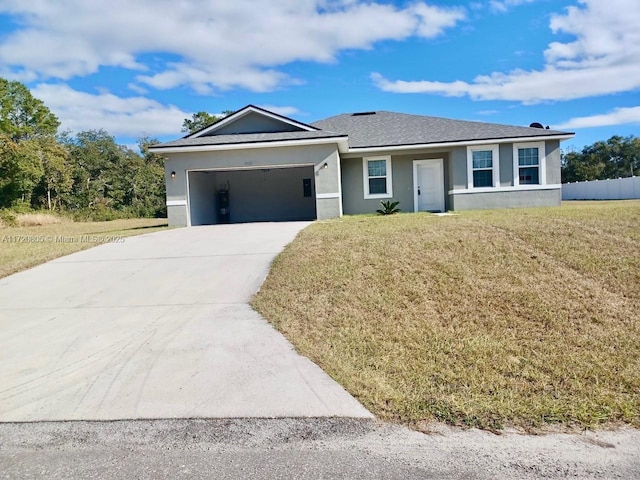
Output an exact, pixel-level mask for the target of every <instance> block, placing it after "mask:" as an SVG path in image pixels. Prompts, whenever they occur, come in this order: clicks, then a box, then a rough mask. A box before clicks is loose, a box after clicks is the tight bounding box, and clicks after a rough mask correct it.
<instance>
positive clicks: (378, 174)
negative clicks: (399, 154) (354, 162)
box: [362, 156, 393, 198]
mask: <svg viewBox="0 0 640 480" xmlns="http://www.w3.org/2000/svg"><path fill="white" fill-rule="evenodd" d="M362 168H363V179H364V185H363V187H364V198H391V197H392V196H393V192H392V189H391V185H392V184H391V157H390V156H383V157H365V158H363V159H362Z"/></svg>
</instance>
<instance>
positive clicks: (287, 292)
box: [253, 201, 640, 428]
mask: <svg viewBox="0 0 640 480" xmlns="http://www.w3.org/2000/svg"><path fill="white" fill-rule="evenodd" d="M253 305H254V307H255V308H256V309H257V310H258V311H259V312H260V313H262V314H263V315H264V316H265V317H266V318H267V319H269V320H270V321H271V322H272V323H273V324H274V325H275V326H276V327H277V328H278V329H279V330H280V331H281V332H283V333H284V335H285V336H286V337H287V338H288V339H289V340H290V341H291V342H292V343H293V344H294V346H295V347H296V348H297V349H298V351H300V352H301V353H302V354H304V355H306V356H308V357H309V358H311V359H312V360H313V361H314V362H316V363H317V364H318V365H319V366H320V367H322V368H323V369H324V370H325V371H326V372H328V373H329V374H330V375H331V376H332V377H333V378H334V379H336V380H337V381H338V382H339V383H341V384H342V385H343V386H344V387H345V388H346V389H347V390H348V391H349V392H350V393H352V394H353V395H354V396H356V397H357V398H358V399H359V400H360V401H361V402H362V403H363V404H364V405H365V406H366V407H367V408H369V409H370V410H371V411H372V412H373V413H374V414H376V415H378V416H380V417H382V418H384V419H390V420H397V421H403V422H406V423H409V424H412V425H414V426H416V425H417V426H419V425H420V423H421V421H423V420H427V421H429V420H433V419H437V420H442V421H446V422H449V423H452V424H463V425H471V426H479V427H483V428H502V427H505V426H509V425H513V426H520V427H525V428H530V427H540V426H544V425H549V424H560V425H563V426H581V427H585V426H588V427H594V426H598V425H611V423H612V422H625V423H628V424H632V425H635V426H640V201H619V202H572V203H565V204H564V205H563V206H562V207H559V208H538V209H522V210H520V209H516V210H492V211H478V212H463V213H461V214H460V215H456V216H444V217H438V216H434V215H430V214H400V215H393V216H387V217H382V216H355V217H345V218H343V219H341V220H335V221H327V222H318V223H315V224H313V225H311V226H310V227H309V228H307V229H305V230H304V231H302V232H301V233H300V235H299V236H298V238H297V239H296V240H295V241H294V242H293V243H292V244H291V245H289V246H288V247H287V249H286V250H285V251H284V252H283V253H282V254H281V255H280V256H279V257H278V258H277V259H276V261H275V262H274V264H273V268H272V270H271V273H270V274H269V277H268V278H267V280H266V281H265V283H264V285H263V286H262V289H261V290H260V292H259V293H258V295H257V296H256V297H255V298H254V300H253Z"/></svg>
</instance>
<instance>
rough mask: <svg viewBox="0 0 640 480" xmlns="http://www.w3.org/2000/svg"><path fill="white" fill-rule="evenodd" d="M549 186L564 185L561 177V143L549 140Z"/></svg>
mask: <svg viewBox="0 0 640 480" xmlns="http://www.w3.org/2000/svg"><path fill="white" fill-rule="evenodd" d="M545 150H546V170H547V185H559V184H560V183H562V180H561V175H560V141H558V140H549V141H547V142H546V144H545Z"/></svg>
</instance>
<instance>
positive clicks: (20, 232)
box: [0, 215, 167, 278]
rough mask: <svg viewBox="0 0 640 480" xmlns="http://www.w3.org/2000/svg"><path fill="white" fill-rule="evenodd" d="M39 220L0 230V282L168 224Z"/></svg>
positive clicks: (157, 221)
mask: <svg viewBox="0 0 640 480" xmlns="http://www.w3.org/2000/svg"><path fill="white" fill-rule="evenodd" d="M41 216H42V217H45V216H46V215H41ZM28 220H31V219H28ZM39 220H40V223H44V225H34V226H21V227H7V226H0V278H2V277H6V276H7V275H11V274H12V273H15V272H19V271H21V270H26V269H27V268H31V267H33V266H35V265H39V264H41V263H44V262H47V261H49V260H53V259H54V258H58V257H61V256H63V255H68V254H70V253H74V252H77V251H80V250H85V249H87V248H91V247H94V246H96V245H98V244H99V242H100V241H102V240H107V241H108V240H109V238H110V237H129V236H132V235H141V234H143V233H150V232H155V231H158V230H163V229H165V228H167V220H166V219H157V218H138V219H127V220H113V221H110V222H72V221H71V220H68V219H60V218H58V217H52V220H51V223H47V221H46V219H44V220H43V219H39ZM53 221H56V222H60V223H53ZM83 236H90V237H91V239H90V240H91V241H89V242H82V241H81V240H82V237H83ZM93 237H96V238H93ZM96 242H97V243H96Z"/></svg>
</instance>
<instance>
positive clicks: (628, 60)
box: [371, 0, 640, 103]
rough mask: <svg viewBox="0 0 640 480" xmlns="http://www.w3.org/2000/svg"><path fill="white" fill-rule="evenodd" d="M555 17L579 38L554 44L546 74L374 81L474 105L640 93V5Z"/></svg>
mask: <svg viewBox="0 0 640 480" xmlns="http://www.w3.org/2000/svg"><path fill="white" fill-rule="evenodd" d="M579 4H580V5H581V6H580V7H577V6H572V7H569V8H567V10H566V12H565V13H564V14H562V15H558V14H556V15H553V16H552V17H551V23H550V28H551V30H552V31H553V32H554V33H563V34H565V35H570V36H572V37H574V38H575V40H574V41H571V42H553V43H551V44H549V46H548V48H547V50H546V51H545V52H544V55H545V60H546V64H545V65H544V67H543V68H542V69H541V70H513V71H511V72H508V73H502V72H494V73H491V74H489V75H480V76H477V77H476V78H475V79H474V80H473V81H472V82H466V81H461V80H458V81H454V82H438V81H431V80H422V81H405V80H389V79H387V78H385V77H384V76H382V75H380V74H378V73H373V74H372V75H371V78H372V80H373V82H374V83H375V84H376V85H377V86H378V87H379V88H380V89H382V90H384V91H388V92H395V93H430V94H438V95H444V96H453V97H461V96H469V97H471V98H472V99H474V100H510V101H520V102H524V103H537V102H542V101H547V100H555V101H558V100H570V99H577V98H585V97H591V96H596V95H606V94H612V93H620V92H628V91H633V90H636V89H638V88H640V29H639V28H638V25H640V2H637V1H634V2H629V1H628V0H579Z"/></svg>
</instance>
